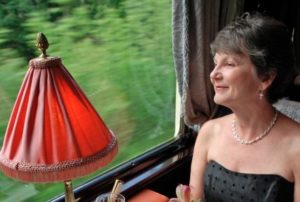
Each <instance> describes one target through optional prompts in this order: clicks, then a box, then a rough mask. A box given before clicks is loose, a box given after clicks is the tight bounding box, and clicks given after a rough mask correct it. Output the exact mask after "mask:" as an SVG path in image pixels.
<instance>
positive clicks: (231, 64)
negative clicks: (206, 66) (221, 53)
mask: <svg viewBox="0 0 300 202" xmlns="http://www.w3.org/2000/svg"><path fill="white" fill-rule="evenodd" d="M225 65H226V66H230V67H234V66H235V64H234V63H231V62H228V63H226V64H225Z"/></svg>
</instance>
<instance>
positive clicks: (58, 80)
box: [0, 33, 118, 202]
mask: <svg viewBox="0 0 300 202" xmlns="http://www.w3.org/2000/svg"><path fill="white" fill-rule="evenodd" d="M36 45H37V47H38V48H39V49H40V50H41V52H42V54H41V55H40V57H38V58H35V59H32V60H30V62H29V69H28V71H27V73H26V75H25V78H24V80H23V83H22V85H21V87H20V90H19V93H18V96H17V99H16V102H15V104H14V107H13V110H12V113H11V116H10V119H9V122H8V126H7V129H6V133H5V137H4V141H3V145H2V148H1V151H0V169H1V170H2V171H3V173H4V174H5V175H7V176H8V177H11V178H15V179H18V180H21V181H25V182H34V183H48V182H64V184H65V193H66V195H65V201H68V202H71V201H75V198H74V193H73V189H72V183H71V180H72V179H74V178H78V177H82V176H84V175H86V174H89V173H91V172H93V171H96V170H97V169H99V168H101V167H103V166H105V165H107V164H108V163H109V162H110V161H112V159H113V158H114V156H115V155H116V154H117V150H118V146H117V145H118V144H117V139H116V137H115V135H114V134H113V133H112V132H111V131H110V130H109V129H108V128H107V126H106V125H105V123H104V122H103V120H102V119H101V117H100V116H99V115H98V113H97V112H96V110H95V109H94V107H93V106H92V104H91V103H90V102H89V100H88V99H87V97H86V96H85V94H84V93H83V91H82V90H81V89H80V87H79V86H78V84H77V83H76V81H75V80H74V79H73V77H72V76H71V74H70V73H69V72H68V71H67V69H66V68H65V67H64V65H63V64H62V62H61V59H60V58H59V57H50V56H47V54H46V49H47V48H48V46H49V44H48V40H47V38H46V37H45V35H44V34H43V33H38V35H37V44H36Z"/></svg>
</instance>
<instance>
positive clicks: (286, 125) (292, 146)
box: [280, 117, 300, 175]
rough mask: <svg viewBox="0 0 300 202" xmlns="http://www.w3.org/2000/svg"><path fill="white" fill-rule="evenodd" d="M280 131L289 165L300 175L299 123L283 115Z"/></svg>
mask: <svg viewBox="0 0 300 202" xmlns="http://www.w3.org/2000/svg"><path fill="white" fill-rule="evenodd" d="M280 132H281V136H282V138H283V140H285V141H284V142H285V143H286V144H285V147H286V151H287V152H288V159H289V162H290V164H291V167H292V168H295V169H296V170H297V172H298V173H299V175H300V161H299V156H300V123H297V122H295V121H293V120H292V119H290V118H288V117H283V119H282V123H281V131H280Z"/></svg>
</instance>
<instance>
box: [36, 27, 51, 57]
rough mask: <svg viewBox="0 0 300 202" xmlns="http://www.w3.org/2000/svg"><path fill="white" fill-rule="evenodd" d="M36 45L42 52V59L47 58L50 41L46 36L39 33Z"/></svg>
mask: <svg viewBox="0 0 300 202" xmlns="http://www.w3.org/2000/svg"><path fill="white" fill-rule="evenodd" d="M35 45H36V47H38V48H39V49H40V50H41V52H42V54H41V55H40V57H42V58H45V57H47V54H46V50H47V48H48V47H49V43H48V40H47V38H46V36H45V35H44V34H43V33H42V32H39V33H38V34H37V36H36V44H35Z"/></svg>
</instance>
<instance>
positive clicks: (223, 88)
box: [214, 85, 228, 91]
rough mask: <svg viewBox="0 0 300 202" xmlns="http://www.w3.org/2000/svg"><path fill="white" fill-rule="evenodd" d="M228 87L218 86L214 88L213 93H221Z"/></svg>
mask: <svg viewBox="0 0 300 202" xmlns="http://www.w3.org/2000/svg"><path fill="white" fill-rule="evenodd" d="M227 88H228V87H227V86H220V85H217V86H215V88H214V89H215V91H223V90H226V89H227Z"/></svg>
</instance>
